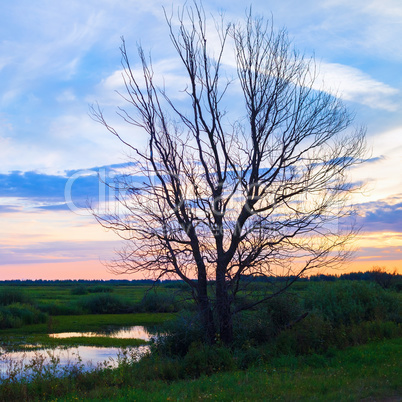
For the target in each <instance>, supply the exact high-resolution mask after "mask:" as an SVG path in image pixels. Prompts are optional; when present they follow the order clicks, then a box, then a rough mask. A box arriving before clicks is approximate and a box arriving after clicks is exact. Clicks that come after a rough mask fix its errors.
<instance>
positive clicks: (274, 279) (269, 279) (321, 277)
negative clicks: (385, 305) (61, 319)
mask: <svg viewBox="0 0 402 402" xmlns="http://www.w3.org/2000/svg"><path fill="white" fill-rule="evenodd" d="M296 279H297V281H298V282H334V281H338V280H348V281H374V282H377V283H378V284H379V285H381V286H382V287H384V288H388V287H390V286H391V285H393V284H395V283H397V282H399V281H400V280H402V275H400V274H398V273H397V272H396V270H395V271H393V272H387V271H386V270H385V268H384V267H373V268H372V269H371V270H370V271H365V272H361V271H359V272H349V273H344V274H338V275H337V274H321V273H318V274H315V275H310V276H305V277H299V278H296V277H292V276H290V277H289V276H283V277H282V276H253V275H244V276H243V278H242V280H244V281H245V282H256V283H278V282H286V281H293V280H296ZM195 282H196V281H195ZM209 282H210V284H213V281H209ZM157 283H158V284H165V285H170V287H173V286H175V285H177V286H180V287H181V285H183V284H184V282H183V281H182V280H171V279H170V280H163V281H161V280H159V281H157ZM77 284H82V285H112V286H113V285H125V286H130V285H131V286H141V285H150V286H151V285H154V284H155V281H153V280H151V279H132V280H129V279H109V280H98V279H97V280H87V279H78V280H75V279H69V280H49V279H35V280H30V279H27V280H20V279H16V280H5V281H0V285H16V286H30V285H31V286H38V285H39V286H42V285H43V286H46V285H47V286H54V285H59V286H74V285H77Z"/></svg>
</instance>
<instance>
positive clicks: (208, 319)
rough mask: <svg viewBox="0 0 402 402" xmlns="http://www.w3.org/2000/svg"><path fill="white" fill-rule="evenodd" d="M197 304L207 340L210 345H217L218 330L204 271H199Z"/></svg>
mask: <svg viewBox="0 0 402 402" xmlns="http://www.w3.org/2000/svg"><path fill="white" fill-rule="evenodd" d="M197 302H198V309H199V313H200V316H201V324H202V327H203V330H204V335H205V339H206V341H207V342H208V343H209V344H213V343H215V335H216V330H215V323H214V317H213V314H212V310H211V303H210V301H209V298H208V281H207V278H206V275H205V270H204V269H202V270H200V269H199V270H198V287H197Z"/></svg>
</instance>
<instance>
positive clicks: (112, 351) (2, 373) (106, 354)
mask: <svg viewBox="0 0 402 402" xmlns="http://www.w3.org/2000/svg"><path fill="white" fill-rule="evenodd" d="M49 336H51V337H53V338H71V337H80V336H82V337H94V336H95V337H105V336H108V337H111V338H124V339H130V338H135V339H143V340H145V341H149V340H150V339H151V337H152V336H153V334H152V333H150V332H149V331H148V330H147V329H146V328H145V327H142V326H134V327H128V328H120V329H117V330H116V329H114V330H107V331H103V332H64V333H58V334H49ZM148 350H149V347H148V346H137V347H130V348H127V349H126V352H122V349H121V348H114V347H98V346H74V347H56V348H52V349H50V348H49V349H48V348H43V349H36V350H28V351H20V352H6V351H5V350H4V349H2V348H0V380H1V379H5V378H9V377H10V376H15V377H17V378H18V377H22V376H24V377H27V378H29V377H32V376H33V375H34V374H35V372H38V371H41V372H42V373H45V372H49V373H52V374H55V375H63V374H66V373H67V372H71V371H74V370H77V368H79V369H80V370H81V371H88V370H92V369H94V368H96V367H97V366H99V365H105V364H107V365H108V366H109V367H116V366H117V364H118V362H119V360H120V361H121V360H122V359H125V358H130V359H131V358H134V359H140V358H141V356H142V355H144V353H146V352H147V351H148ZM124 353H126V355H124Z"/></svg>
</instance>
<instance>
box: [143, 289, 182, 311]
mask: <svg viewBox="0 0 402 402" xmlns="http://www.w3.org/2000/svg"><path fill="white" fill-rule="evenodd" d="M137 308H138V310H139V311H141V312H147V313H173V312H177V311H178V303H177V300H176V298H175V296H174V295H173V294H167V293H157V292H154V291H153V292H148V293H146V294H145V296H144V297H143V299H142V300H141V302H140V303H139V305H138V306H137Z"/></svg>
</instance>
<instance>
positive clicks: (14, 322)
mask: <svg viewBox="0 0 402 402" xmlns="http://www.w3.org/2000/svg"><path fill="white" fill-rule="evenodd" d="M46 319H47V315H46V314H44V313H42V312H41V311H39V310H38V309H36V308H35V307H33V306H31V305H30V304H21V303H13V304H10V305H8V306H3V307H0V328H1V329H6V328H19V327H21V326H22V325H24V324H25V325H29V324H38V323H43V322H46Z"/></svg>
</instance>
